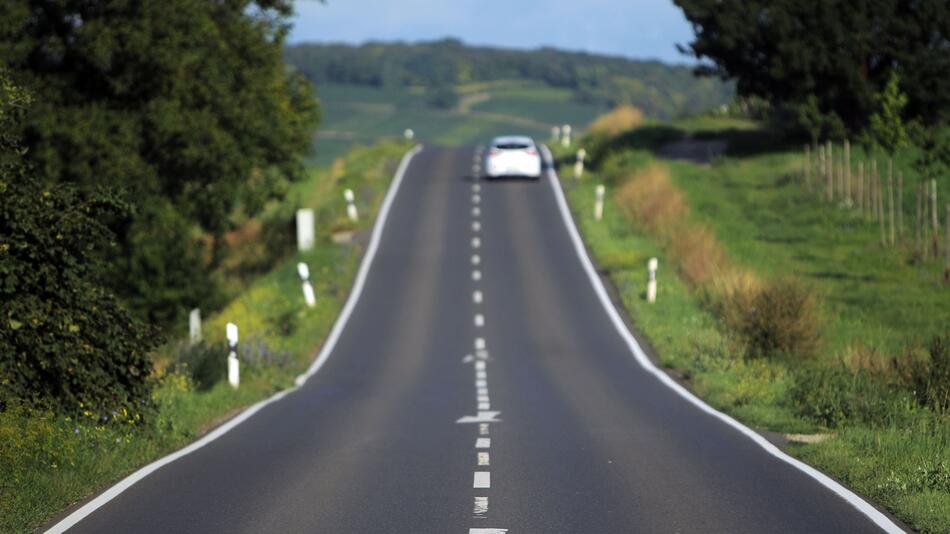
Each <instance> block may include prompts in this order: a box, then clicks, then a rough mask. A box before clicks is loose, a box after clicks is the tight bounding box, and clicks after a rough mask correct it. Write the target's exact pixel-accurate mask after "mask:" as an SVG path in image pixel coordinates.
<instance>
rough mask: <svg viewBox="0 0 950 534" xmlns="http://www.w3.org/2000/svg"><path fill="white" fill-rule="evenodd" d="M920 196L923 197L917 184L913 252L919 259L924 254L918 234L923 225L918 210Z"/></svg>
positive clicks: (919, 185) (919, 210)
mask: <svg viewBox="0 0 950 534" xmlns="http://www.w3.org/2000/svg"><path fill="white" fill-rule="evenodd" d="M922 196H923V190H922V188H921V184H917V217H916V218H915V219H914V251H915V252H916V253H917V256H918V257H920V258H923V257H924V253H923V251H922V250H921V244H922V243H923V241H922V240H921V234H920V226H921V224H923V222H922V219H921V209H920V205H921V200H922Z"/></svg>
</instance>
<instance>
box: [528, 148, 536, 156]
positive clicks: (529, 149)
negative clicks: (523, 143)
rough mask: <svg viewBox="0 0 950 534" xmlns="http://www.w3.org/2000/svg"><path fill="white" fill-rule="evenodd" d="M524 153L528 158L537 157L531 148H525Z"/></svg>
mask: <svg viewBox="0 0 950 534" xmlns="http://www.w3.org/2000/svg"><path fill="white" fill-rule="evenodd" d="M525 152H527V153H528V155H529V156H537V155H538V153H537V151H535V149H533V148H526V149H525Z"/></svg>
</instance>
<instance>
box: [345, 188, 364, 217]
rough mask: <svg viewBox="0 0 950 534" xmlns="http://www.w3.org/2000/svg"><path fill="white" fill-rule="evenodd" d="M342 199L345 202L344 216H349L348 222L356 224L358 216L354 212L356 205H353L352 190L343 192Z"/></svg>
mask: <svg viewBox="0 0 950 534" xmlns="http://www.w3.org/2000/svg"><path fill="white" fill-rule="evenodd" d="M343 198H344V199H345V200H346V214H347V216H349V218H350V220H351V221H353V222H356V221H358V220H360V214H359V213H357V211H356V204H354V203H353V201H354V200H355V197H354V196H353V190H352V189H347V190H345V191H343Z"/></svg>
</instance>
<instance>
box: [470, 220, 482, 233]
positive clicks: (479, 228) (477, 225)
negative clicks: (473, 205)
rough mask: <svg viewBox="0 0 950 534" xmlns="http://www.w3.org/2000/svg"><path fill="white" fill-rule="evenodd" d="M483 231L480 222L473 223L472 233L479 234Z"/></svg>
mask: <svg viewBox="0 0 950 534" xmlns="http://www.w3.org/2000/svg"><path fill="white" fill-rule="evenodd" d="M481 229H482V223H480V222H478V221H472V231H473V232H478V231H479V230H481Z"/></svg>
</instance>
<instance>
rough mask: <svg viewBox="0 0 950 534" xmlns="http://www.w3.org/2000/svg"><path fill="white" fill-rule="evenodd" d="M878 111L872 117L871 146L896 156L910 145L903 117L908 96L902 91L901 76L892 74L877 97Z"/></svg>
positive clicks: (869, 125) (869, 132)
mask: <svg viewBox="0 0 950 534" xmlns="http://www.w3.org/2000/svg"><path fill="white" fill-rule="evenodd" d="M877 103H878V109H877V111H876V112H875V113H874V114H873V115H871V120H870V124H868V128H867V134H868V138H869V140H870V141H871V143H870V144H871V146H873V147H875V148H877V149H878V150H880V151H882V152H884V153H886V154H894V153H895V152H897V150H899V149H900V148H903V147H904V146H906V145H907V143H908V135H907V128H906V127H905V126H904V120H903V119H902V118H901V115H902V113H903V111H904V108H905V107H907V95H905V94H904V93H903V92H902V91H901V89H900V76H898V74H897V73H896V72H891V75H890V78H889V79H888V80H887V85H885V86H884V90H883V91H882V92H881V93H880V94H879V95H878V96H877Z"/></svg>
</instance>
